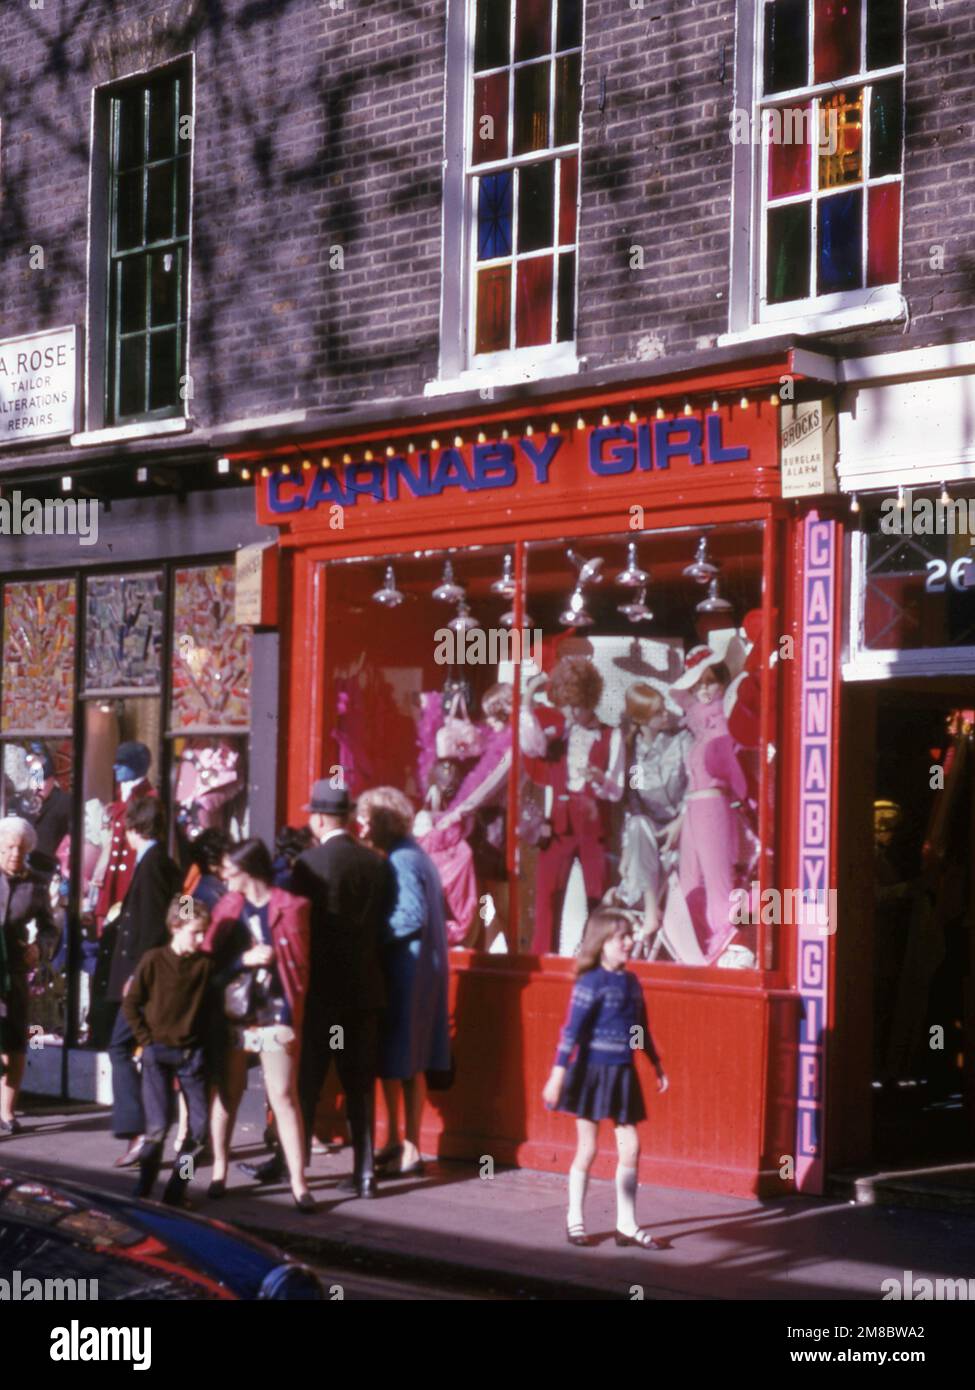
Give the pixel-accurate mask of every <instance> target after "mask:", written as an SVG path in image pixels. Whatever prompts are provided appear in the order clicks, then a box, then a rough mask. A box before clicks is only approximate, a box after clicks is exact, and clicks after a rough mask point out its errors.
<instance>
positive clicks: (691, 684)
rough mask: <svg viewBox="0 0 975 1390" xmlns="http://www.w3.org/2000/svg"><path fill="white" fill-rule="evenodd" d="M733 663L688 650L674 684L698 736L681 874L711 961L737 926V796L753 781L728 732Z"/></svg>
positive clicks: (705, 650)
mask: <svg viewBox="0 0 975 1390" xmlns="http://www.w3.org/2000/svg"><path fill="white" fill-rule="evenodd" d="M729 679H730V673H729V671H728V667H727V666H726V665H725V664H724V662H723V661H721V660H719V658H718V656H717V655H716V653H715V652H714V651H712V649H711V648H710V647H695V648H693V650H692V651H690V652H689V653H688V655H687V661H686V665H685V670H684V674H683V675H682V676H680V677H679V678H678V679H677V680H676V681H675V682H674V684H673V685H672V686H671V688H670V693H671V697H672V698H673V700H674V701H675V702H676V703H677V704H679V705H680V706H681V707H682V708H683V709H684V711H685V715H684V724H685V727H686V728H687V729H688V730H689V732H690V734H691V736H692V738H693V743H692V744H691V748H690V752H689V754H688V758H687V774H688V784H687V796H686V798H685V803H684V816H683V820H682V822H681V827H680V841H679V853H680V865H679V869H678V881H679V883H680V889H681V893H682V894H683V897H684V901H685V903H686V904H687V910H688V913H689V915H690V918H691V922H692V924H693V927H694V934H695V936H696V937H697V941H698V944H699V946H700V949H701V954H702V955H703V956H704V959H705V961H706V962H707V964H709V965H711V964H713V963H714V961H716V960H717V959H718V957H719V956H720V955H721V953H722V951H723V950H724V949H725V947H726V946H727V944H728V942H729V941H730V940H731V938H732V936H733V935H734V933H735V930H736V927H735V925H734V924H733V923H732V922H731V921H730V917H731V907H732V898H731V894H732V890H733V889H734V887H735V864H736V861H737V859H738V847H739V843H740V838H739V831H740V827H739V817H738V810H737V805H736V803H740V802H742V801H744V799H745V797H746V796H747V792H748V786H747V783H746V780H745V774H744V773H743V772H742V769H741V764H740V763H739V761H738V759H737V757H736V756H735V745H734V740H733V739H732V737H731V735H730V734H729V732H728V721H727V719H726V718H725V712H724V703H723V697H724V692H725V690H726V688H727V686H728V683H729Z"/></svg>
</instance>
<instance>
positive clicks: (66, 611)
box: [0, 579, 77, 734]
mask: <svg viewBox="0 0 975 1390" xmlns="http://www.w3.org/2000/svg"><path fill="white" fill-rule="evenodd" d="M76 607H77V605H76V598H75V585H74V580H71V579H44V580H39V581H37V582H35V583H30V584H7V585H5V586H4V591H3V701H2V715H0V726H2V728H3V732H4V733H10V732H13V731H15V730H22V731H25V732H31V731H34V730H38V731H41V730H43V731H46V732H58V733H61V732H63V733H66V734H70V733H71V725H72V715H73V706H74V654H75V648H74V644H75V620H76V616H77V615H76Z"/></svg>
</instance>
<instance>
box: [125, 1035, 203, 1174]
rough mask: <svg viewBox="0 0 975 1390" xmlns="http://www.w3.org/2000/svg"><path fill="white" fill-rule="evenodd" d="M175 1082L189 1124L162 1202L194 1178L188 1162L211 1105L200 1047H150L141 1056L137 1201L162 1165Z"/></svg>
mask: <svg viewBox="0 0 975 1390" xmlns="http://www.w3.org/2000/svg"><path fill="white" fill-rule="evenodd" d="M174 1081H176V1082H177V1083H178V1084H179V1089H180V1090H181V1091H182V1092H183V1096H184V1098H185V1100H186V1108H187V1110H188V1111H189V1124H188V1128H187V1134H186V1139H185V1141H184V1143H183V1145H182V1147H181V1148H180V1151H179V1153H178V1154H177V1156H176V1163H175V1164H174V1166H173V1175H172V1177H171V1178H170V1180H169V1184H168V1186H167V1188H166V1199H171V1198H172V1197H173V1196H174V1195H176V1194H177V1193H179V1192H181V1191H182V1190H184V1189H185V1188H186V1187H187V1186H188V1185H189V1183H190V1181H191V1179H192V1176H193V1165H192V1161H191V1160H192V1159H193V1158H194V1157H195V1156H196V1155H197V1154H199V1153H200V1152H201V1151H202V1150H203V1148H204V1146H205V1144H206V1139H207V1115H208V1110H209V1104H208V1096H207V1077H206V1068H205V1066H204V1060H203V1049H202V1048H200V1047H166V1046H165V1045H164V1044H162V1043H150V1044H149V1046H148V1047H146V1048H144V1049H143V1052H142V1101H143V1105H144V1106H145V1113H146V1128H145V1135H146V1147H145V1149H144V1151H143V1156H142V1158H141V1159H140V1160H139V1185H138V1189H137V1195H138V1196H140V1197H148V1195H149V1193H150V1192H151V1191H152V1187H153V1184H154V1183H155V1181H156V1178H157V1177H158V1176H159V1169H160V1167H161V1166H162V1160H163V1150H164V1146H165V1143H166V1135H167V1134H168V1133H169V1130H170V1126H171V1125H172V1123H173V1103H174V1100H175V1096H174V1093H173V1082H174ZM188 1160H189V1161H188Z"/></svg>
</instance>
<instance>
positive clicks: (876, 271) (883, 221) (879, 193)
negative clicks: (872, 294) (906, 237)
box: [867, 183, 901, 288]
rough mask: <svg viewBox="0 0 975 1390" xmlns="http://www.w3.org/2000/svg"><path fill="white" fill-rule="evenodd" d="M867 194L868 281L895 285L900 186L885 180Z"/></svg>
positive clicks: (870, 283) (899, 232) (869, 283)
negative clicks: (868, 200) (868, 209)
mask: <svg viewBox="0 0 975 1390" xmlns="http://www.w3.org/2000/svg"><path fill="white" fill-rule="evenodd" d="M868 196H869V199H870V202H869V208H870V213H869V225H868V228H867V284H868V285H869V286H871V288H872V287H873V286H874V285H895V284H896V283H897V282H898V280H899V279H900V241H901V186H900V184H899V183H883V184H881V185H880V187H879V188H871V189H870V192H869V195H868Z"/></svg>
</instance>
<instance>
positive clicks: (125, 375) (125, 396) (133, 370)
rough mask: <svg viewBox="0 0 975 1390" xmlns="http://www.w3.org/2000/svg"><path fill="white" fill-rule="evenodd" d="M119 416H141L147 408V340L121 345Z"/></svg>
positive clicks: (127, 342)
mask: <svg viewBox="0 0 975 1390" xmlns="http://www.w3.org/2000/svg"><path fill="white" fill-rule="evenodd" d="M119 358H120V362H119V403H118V408H119V414H120V415H141V414H142V412H143V411H144V410H145V408H146V340H145V338H143V337H142V336H141V335H140V336H139V337H138V338H126V339H125V341H124V342H121V343H119Z"/></svg>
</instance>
